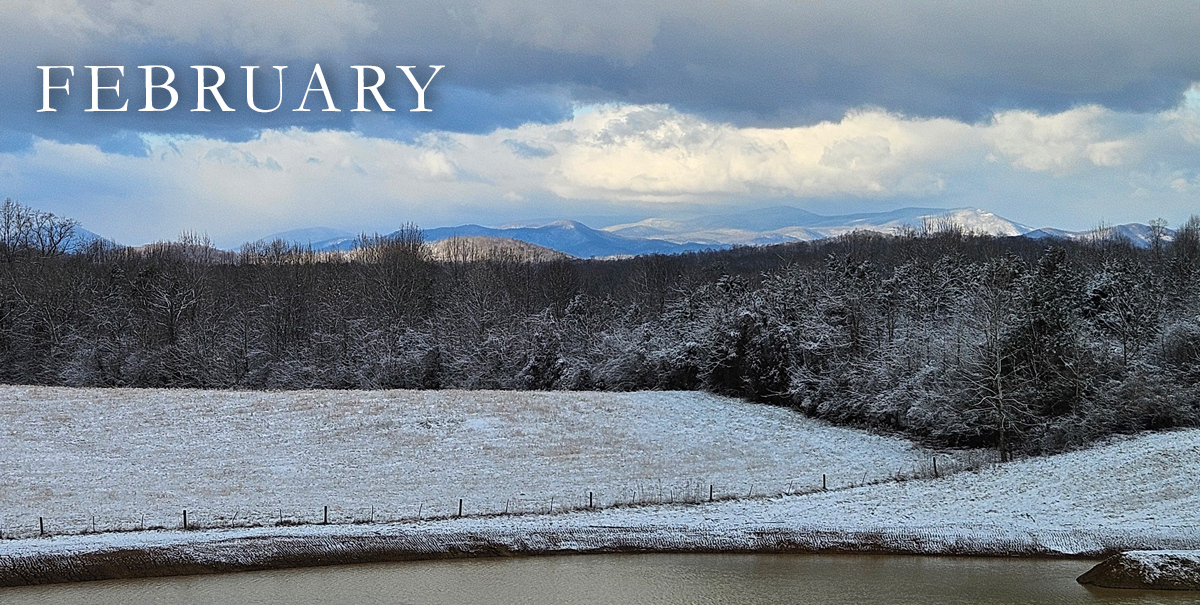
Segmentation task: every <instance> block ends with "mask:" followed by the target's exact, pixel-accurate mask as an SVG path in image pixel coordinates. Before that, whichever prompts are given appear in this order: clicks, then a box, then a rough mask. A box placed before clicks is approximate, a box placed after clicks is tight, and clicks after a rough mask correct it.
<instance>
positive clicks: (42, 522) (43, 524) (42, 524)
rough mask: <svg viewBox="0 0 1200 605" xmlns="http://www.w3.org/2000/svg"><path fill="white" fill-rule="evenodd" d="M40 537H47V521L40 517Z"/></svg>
mask: <svg viewBox="0 0 1200 605" xmlns="http://www.w3.org/2000/svg"><path fill="white" fill-rule="evenodd" d="M38 535H39V536H44V535H46V521H45V520H43V519H42V518H41V517H38Z"/></svg>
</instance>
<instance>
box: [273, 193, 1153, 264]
mask: <svg viewBox="0 0 1200 605" xmlns="http://www.w3.org/2000/svg"><path fill="white" fill-rule="evenodd" d="M951 227H953V228H957V229H961V230H963V231H965V232H969V233H979V234H988V235H996V236H1004V237H1017V236H1024V237H1029V238H1035V239H1042V238H1051V239H1070V240H1087V239H1095V238H1097V237H1099V238H1105V237H1121V238H1127V239H1128V240H1129V241H1131V242H1132V243H1133V244H1134V245H1137V246H1142V247H1146V246H1149V245H1150V242H1151V241H1152V239H1153V237H1154V231H1153V229H1152V228H1151V227H1150V226H1148V225H1144V224H1141V223H1129V224H1126V225H1115V226H1111V227H1104V228H1102V229H1100V230H1096V229H1092V230H1087V231H1065V230H1062V229H1055V228H1052V227H1043V228H1041V229H1033V228H1031V227H1029V226H1027V225H1024V224H1021V223H1018V222H1016V221H1012V220H1009V219H1007V218H1004V217H1002V216H999V215H996V214H994V213H992V212H988V211H987V210H983V209H980V208H951V209H945V208H900V209H898V210H892V211H888V212H863V213H857V214H846V215H831V216H826V215H820V214H816V213H813V212H809V211H807V210H803V209H800V208H794V207H791V206H774V207H769V208H759V209H753V210H745V211H739V212H731V213H724V214H712V215H706V216H700V217H693V218H687V219H666V218H648V219H645V220H641V221H637V222H634V223H623V224H618V225H611V226H608V227H604V228H603V229H593V228H591V227H589V226H587V225H585V224H583V223H581V222H578V221H571V220H562V221H554V222H550V223H546V224H541V225H526V224H520V225H514V226H509V227H484V226H481V225H474V224H470V225H459V226H456V227H436V228H433V229H426V230H425V231H424V233H425V239H426V240H427V241H429V242H439V241H443V240H446V239H449V238H453V237H460V238H463V237H466V238H481V237H486V238H507V239H512V240H517V241H521V242H526V243H528V244H532V245H535V246H540V247H544V248H549V249H551V250H556V251H558V252H562V253H564V254H568V255H570V256H575V257H579V258H605V257H623V256H637V255H642V254H679V253H683V252H691V251H699V250H709V249H722V248H728V247H730V246H735V245H751V246H759V245H769V244H779V243H786V242H795V241H813V240H820V239H826V238H831V237H837V236H839V235H844V234H847V233H852V232H854V231H875V232H879V233H887V234H901V233H906V232H913V231H915V232H923V231H938V230H943V229H947V228H951ZM1173 235H1174V232H1173V231H1171V230H1170V229H1166V230H1164V231H1163V238H1164V240H1165V241H1170V239H1171V238H1172V236H1173ZM272 239H283V240H285V241H288V242H291V243H296V244H300V245H309V246H312V248H313V249H314V250H352V249H353V248H354V244H355V241H356V239H357V238H356V236H354V235H353V234H351V233H348V232H345V231H340V230H337V229H327V228H320V227H318V228H311V229H296V230H293V231H285V232H283V233H277V234H274V235H271V236H268V237H266V238H263V240H262V241H270V240H272Z"/></svg>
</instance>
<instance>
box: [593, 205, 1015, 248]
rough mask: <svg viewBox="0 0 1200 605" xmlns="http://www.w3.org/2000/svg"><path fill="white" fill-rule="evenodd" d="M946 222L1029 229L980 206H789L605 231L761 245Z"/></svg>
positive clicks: (991, 229) (987, 229) (1007, 231)
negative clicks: (849, 209)
mask: <svg viewBox="0 0 1200 605" xmlns="http://www.w3.org/2000/svg"><path fill="white" fill-rule="evenodd" d="M950 224H953V225H955V226H957V227H960V228H962V229H964V230H965V231H969V232H975V233H987V234H991V235H1006V236H1013V235H1023V234H1025V233H1028V232H1030V231H1033V229H1032V228H1030V227H1028V226H1026V225H1022V224H1021V223H1017V222H1014V221H1010V220H1008V219H1006V218H1003V217H1000V216H997V215H995V214H992V213H991V212H988V211H986V210H980V209H978V208H955V209H949V210H947V209H942V208H901V209H899V210H893V211H891V212H865V213H859V214H847V215H840V216H822V215H820V214H815V213H812V212H808V211H806V210H801V209H799V208H793V207H791V206H775V207H771V208H762V209H757V210H749V211H745V212H737V213H731V214H721V215H711V216H704V217H699V218H694V219H688V220H669V219H657V218H652V219H646V220H644V221H639V222H637V223H629V224H624V225H613V226H610V227H605V228H604V230H605V231H608V232H610V233H616V234H619V235H626V236H629V237H657V238H661V239H664V240H667V241H694V242H701V243H720V244H731V245H732V244H742V245H764V244H778V243H783V242H789V241H812V240H818V239H825V238H830V237H837V236H839V235H844V234H846V233H851V232H853V231H877V232H881V233H900V232H903V231H905V230H909V229H914V230H918V231H919V230H921V229H924V228H927V227H928V228H935V229H936V228H943V227H945V226H947V225H950Z"/></svg>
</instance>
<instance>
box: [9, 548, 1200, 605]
mask: <svg viewBox="0 0 1200 605" xmlns="http://www.w3.org/2000/svg"><path fill="white" fill-rule="evenodd" d="M1091 566H1092V562H1089V561H1065V560H1031V559H975V558H949V557H903V556H891V557H889V556H865V555H844V556H816V555H589V556H570V557H531V558H514V559H475V560H457V561H422V562H412V563H394V564H377V565H355V566H344V567H324V568H311V569H293V570H284V571H268V572H253V573H242V574H229V575H212V576H192V577H176V578H160V579H148V580H121V581H111V582H90V583H82V584H64V585H55V586H40V587H23V588H6V589H0V604H3V605H34V604H39V605H40V604H54V605H74V604H80V605H83V604H87V605H127V604H131V603H137V604H139V605H158V604H161V605H168V604H171V605H174V604H185V603H186V604H189V605H206V604H212V605H226V604H238V605H268V604H270V605H274V604H280V605H283V604H288V605H307V604H313V605H317V604H320V605H352V604H353V605H385V604H386V605H441V604H446V605H470V604H476V603H477V604H482V605H510V604H511V605H516V604H521V605H562V604H573V603H579V604H587V605H604V604H623V605H641V604H645V605H651V604H653V605H676V604H678V605H684V604H687V605H700V604H717V603H721V604H724V603H729V604H738V605H759V604H762V605H766V604H770V605H783V604H797V605H801V604H802V605H809V604H811V605H841V604H850V603H854V604H871V605H887V604H893V603H905V604H909V603H911V604H921V605H942V604H945V605H950V604H954V605H962V604H996V605H1000V604H1010V603H1011V604H1014V605H1016V604H1020V605H1030V604H1037V603H1048V604H1062V605H1067V604H1076V603H1110V604H1160V603H1161V604H1172V605H1174V604H1183V603H1197V602H1200V593H1170V592H1152V591H1122V590H1101V589H1089V588H1085V587H1083V586H1080V585H1079V584H1077V583H1076V582H1075V578H1076V576H1078V575H1079V574H1081V573H1083V572H1084V571H1086V570H1087V569H1088V568H1090V567H1091Z"/></svg>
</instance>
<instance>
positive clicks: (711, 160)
mask: <svg viewBox="0 0 1200 605" xmlns="http://www.w3.org/2000/svg"><path fill="white" fill-rule="evenodd" d="M1195 127H1196V117H1195V114H1194V112H1191V111H1190V110H1188V109H1187V108H1186V107H1181V108H1176V109H1173V110H1171V111H1168V112H1162V113H1157V114H1130V113H1119V112H1113V111H1110V110H1105V109H1101V108H1097V107H1080V108H1076V109H1072V110H1069V111H1065V112H1061V113H1057V114H1045V115H1043V114H1036V113H1033V112H1026V111H1010V112H1004V113H1000V114H997V115H996V116H995V117H994V119H993V120H991V121H989V122H984V123H978V124H972V123H966V122H961V121H956V120H952V119H923V118H920V119H919V118H909V117H905V116H901V115H898V114H895V113H890V112H887V111H883V110H878V109H868V110H861V111H855V112H851V113H849V114H847V115H846V116H844V117H843V118H842V119H841V120H837V121H828V122H821V123H817V124H812V125H807V126H796V127H790V128H745V127H737V126H734V125H730V124H725V123H720V122H713V121H709V120H705V119H702V118H699V117H697V116H695V115H691V114H687V113H684V112H680V111H677V110H674V109H672V108H670V107H667V106H662V105H646V106H640V105H611V106H592V107H582V108H580V109H579V110H578V111H576V112H575V115H574V116H573V117H572V118H570V119H568V120H566V121H563V122H560V123H556V124H526V125H524V126H520V127H518V128H510V129H499V130H496V131H493V132H491V133H488V134H480V135H474V134H460V133H432V134H428V135H424V136H422V137H419V138H418V139H416V140H414V141H411V142H401V141H396V140H391V139H383V138H374V137H369V136H364V135H362V134H358V133H354V132H344V131H320V132H308V131H303V130H299V129H288V130H268V131H264V132H263V133H261V135H260V136H259V137H258V138H256V139H254V140H251V141H247V142H242V143H230V142H225V141H220V140H212V139H207V138H203V137H170V136H161V135H158V136H153V137H150V136H148V137H146V140H147V142H148V144H149V145H150V148H151V153H150V154H149V156H148V157H145V158H137V157H126V156H117V155H110V154H105V153H102V152H100V151H98V150H97V149H96V148H95V147H91V146H87V145H72V144H63V143H56V142H50V141H45V140H39V141H38V143H37V144H36V145H35V148H34V150H33V152H32V153H28V154H0V174H6V175H11V176H12V178H11V182H10V186H12V187H14V188H15V191H13V192H11V194H15V195H18V196H19V195H21V192H22V191H30V192H34V195H35V196H41V197H42V198H49V203H50V204H52V206H51V207H49V209H51V210H53V211H55V212H62V213H65V214H68V215H73V216H77V217H78V218H80V219H81V220H83V221H84V223H85V225H87V226H89V227H91V228H94V229H96V230H98V231H101V232H104V233H106V234H110V235H113V236H115V237H119V238H122V239H124V240H125V241H133V242H140V241H145V240H149V239H154V238H157V237H172V236H173V235H174V234H176V233H178V232H179V231H180V230H181V229H185V228H186V229H197V230H201V231H207V232H209V234H210V235H213V236H214V237H215V238H217V239H218V241H228V240H230V239H231V238H239V237H242V238H244V237H249V236H250V235H254V234H257V235H261V234H263V233H267V232H270V231H276V230H279V229H282V228H291V227H300V226H312V225H329V226H338V227H343V228H352V229H361V228H366V227H368V226H369V225H370V224H372V223H373V224H380V223H382V226H381V228H386V226H388V225H391V224H393V223H394V224H398V223H399V222H401V221H405V220H417V221H418V222H422V223H425V224H443V223H446V222H453V221H458V220H463V218H464V217H466V218H468V219H470V220H475V219H472V218H471V217H472V212H475V211H476V210H473V209H479V208H486V209H487V210H488V211H489V212H491V213H492V215H493V216H495V215H497V214H500V215H503V214H505V213H510V216H511V213H516V212H530V211H531V210H536V204H537V203H538V202H539V201H542V202H544V201H546V200H564V201H566V200H575V201H576V203H578V204H583V205H585V206H586V205H593V206H594V205H596V204H608V205H610V206H611V205H612V204H617V205H622V204H623V205H635V206H639V207H643V208H644V207H646V205H647V204H657V205H659V206H660V209H658V210H654V212H655V213H669V212H670V210H669V209H667V210H662V209H661V206H662V205H668V206H669V205H671V204H673V203H676V202H686V203H687V204H689V205H692V206H694V205H695V204H703V203H722V204H725V203H729V202H732V201H737V200H751V201H755V202H760V203H761V202H763V201H764V200H770V199H771V198H779V199H785V200H797V199H799V200H803V199H831V198H832V199H836V198H858V199H861V200H878V203H879V204H880V205H881V206H886V207H894V206H897V205H900V204H899V203H898V202H897V200H903V201H904V202H905V203H906V204H909V205H911V204H912V203H913V201H914V200H916V201H918V202H919V203H921V204H924V205H943V206H944V205H951V204H952V205H959V206H963V205H976V206H982V207H986V208H988V209H990V210H992V211H994V212H997V213H999V214H1005V213H1006V212H1009V213H1015V215H1014V216H1012V217H1010V218H1014V219H1016V220H1021V221H1024V222H1031V223H1035V224H1057V225H1059V226H1063V227H1068V228H1070V227H1074V226H1076V225H1073V224H1067V223H1063V222H1062V221H1061V218H1062V217H1069V218H1071V219H1072V220H1082V221H1084V222H1086V223H1088V224H1090V223H1091V222H1094V221H1095V220H1097V217H1102V218H1104V219H1105V220H1108V221H1110V222H1112V221H1122V220H1148V218H1153V216H1158V215H1162V216H1166V217H1168V218H1171V219H1174V218H1178V217H1179V216H1183V215H1185V214H1186V213H1187V212H1191V211H1192V209H1194V208H1195V207H1196V204H1197V201H1198V198H1197V195H1198V194H1200V187H1197V186H1196V183H1197V182H1200V176H1198V174H1197V169H1196V168H1195V162H1194V160H1195V158H1196V157H1197V156H1198V155H1200V142H1198V141H1197V140H1196V139H1195V138H1194V137H1192V136H1191V133H1192V132H1193V129H1194V128H1195ZM45 183H57V184H59V185H58V187H59V189H60V190H62V191H65V192H69V193H65V194H63V197H62V198H54V197H53V194H52V193H47V192H46V186H45ZM4 193H5V194H6V195H7V194H10V192H4ZM27 201H35V200H27ZM53 204H58V205H57V206H54V205H53ZM1081 204H1082V205H1083V206H1082V208H1083V209H1084V210H1087V208H1088V206H1089V205H1090V209H1091V211H1092V213H1093V216H1090V217H1089V216H1081V215H1080V209H1081ZM114 206H115V207H116V208H117V210H116V211H114ZM1134 210H1136V211H1137V212H1139V214H1137V215H1136V216H1132V215H1131V213H1132V212H1133V211H1134ZM1031 213H1032V216H1031ZM1140 213H1149V214H1147V215H1146V216H1142V214H1140ZM532 214H535V215H542V214H544V213H537V212H532ZM1151 214H1152V215H1153V216H1151ZM1177 215H1178V216H1177ZM132 216H137V217H139V220H138V221H137V222H130V221H129V217H132ZM514 218H515V217H514ZM1083 226H1086V225H1083Z"/></svg>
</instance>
